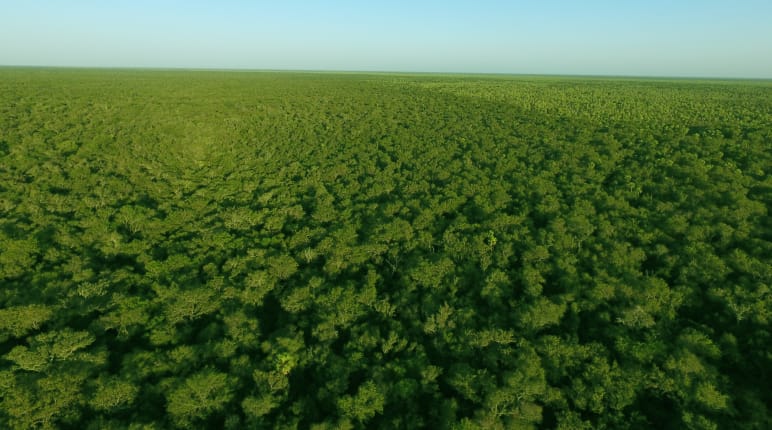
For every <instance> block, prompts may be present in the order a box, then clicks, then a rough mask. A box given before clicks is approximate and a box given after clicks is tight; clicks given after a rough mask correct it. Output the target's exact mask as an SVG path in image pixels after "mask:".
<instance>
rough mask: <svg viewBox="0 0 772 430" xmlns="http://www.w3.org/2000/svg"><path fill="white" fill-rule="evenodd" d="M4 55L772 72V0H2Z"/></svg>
mask: <svg viewBox="0 0 772 430" xmlns="http://www.w3.org/2000/svg"><path fill="white" fill-rule="evenodd" d="M0 65H46V66H100V67H183V68H247V69H315V70H319V69H322V70H383V71H437V72H492V73H529V74H530V73H545V74H599V75H638V76H641V75H643V76H697V77H711V76H716V77H757V78H772V0H723V1H717V0H648V1H638V0H616V1H602V0H586V1H581V0H576V1H567V0H562V1H561V0H538V1H537V0H534V1H494V0H469V1H454V0H445V1H435V0H428V1H422V0H412V1H403V0H390V1H379V0H370V1H367V0H362V1H345V0H338V1H335V0H331V1H310V0H306V1H302V0H274V1H260V0H256V1H239V0H219V1H215V0H212V1H202V0H185V1H182V0H154V1H150V0H61V1H53V0H48V1H46V0H0Z"/></svg>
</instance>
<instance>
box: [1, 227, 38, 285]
mask: <svg viewBox="0 0 772 430" xmlns="http://www.w3.org/2000/svg"><path fill="white" fill-rule="evenodd" d="M38 252H39V251H38V245H37V243H36V242H35V241H34V240H30V239H25V240H13V239H7V238H3V237H0V280H1V279H12V278H16V277H19V276H21V275H23V274H24V273H28V272H29V271H30V270H31V269H32V268H33V266H34V264H35V261H36V255H37V253H38Z"/></svg>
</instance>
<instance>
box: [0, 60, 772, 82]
mask: <svg viewBox="0 0 772 430" xmlns="http://www.w3.org/2000/svg"><path fill="white" fill-rule="evenodd" d="M13 68H16V69H67V70H125V71H179V72H186V71H187V72H252V73H319V74H335V73H338V74H361V75H408V76H409V75H424V76H429V75H434V76H438V75H439V76H441V75H450V76H490V77H554V78H588V79H592V78H596V79H603V78H606V79H652V80H659V79H663V80H666V79H673V80H699V81H772V77H738V76H693V75H632V74H631V75H627V74H603V73H600V74H598V73H518V72H464V71H418V70H377V69H321V68H319V69H316V68H308V69H305V68H286V69H283V68H247V67H186V66H65V65H28V64H0V69H13Z"/></svg>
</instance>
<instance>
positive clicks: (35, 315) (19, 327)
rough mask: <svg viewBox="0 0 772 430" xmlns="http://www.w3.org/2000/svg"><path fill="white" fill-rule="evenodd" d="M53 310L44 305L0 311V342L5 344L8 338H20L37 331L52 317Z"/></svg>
mask: <svg viewBox="0 0 772 430" xmlns="http://www.w3.org/2000/svg"><path fill="white" fill-rule="evenodd" d="M54 309H55V308H53V307H50V306H44V305H27V306H13V307H9V308H6V309H0V342H5V341H6V340H7V339H8V338H9V337H15V338H18V337H22V336H25V335H26V334H28V333H29V332H31V331H34V330H37V329H39V328H40V326H41V325H42V324H43V323H45V322H46V321H48V320H50V319H51V318H52V317H53V316H54Z"/></svg>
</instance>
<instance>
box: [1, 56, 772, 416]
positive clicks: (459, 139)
mask: <svg viewBox="0 0 772 430" xmlns="http://www.w3.org/2000/svg"><path fill="white" fill-rule="evenodd" d="M0 102H2V103H0V427H2V428H10V429H30V428H42V429H54V428H63V429H140V428H143V429H145V428H146V429H161V428H206V427H208V428H226V429H241V428H255V429H263V428H265V429H274V428H284V429H290V428H310V429H315V430H322V429H333V428H343V429H364V428H449V429H498V428H501V429H503V428H522V429H537V428H544V429H547V428H559V429H582V428H586V429H596V428H607V429H612V428H613V429H616V428H672V429H711V428H712V429H719V428H721V429H724V428H743V429H767V428H771V427H772V411H771V409H770V406H772V390H770V389H769V388H768V384H767V383H766V381H769V380H770V377H771V375H770V373H769V372H770V370H769V369H772V328H771V327H770V318H771V317H772V315H770V313H771V312H772V292H771V291H770V287H771V286H772V216H771V214H770V213H769V210H770V207H771V206H772V174H770V170H772V150H770V149H771V147H770V144H771V142H772V125H771V124H772V85H771V84H770V83H769V82H751V81H747V82H745V81H737V82H720V81H684V80H673V81H665V80H624V79H605V80H601V79H582V80H579V79H568V78H525V77H519V78H507V77H470V76H467V77H463V76H431V75H424V76H409V75H333V74H301V73H225V72H161V71H154V72H150V71H89V70H69V71H65V70H45V69H3V70H0Z"/></svg>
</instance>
